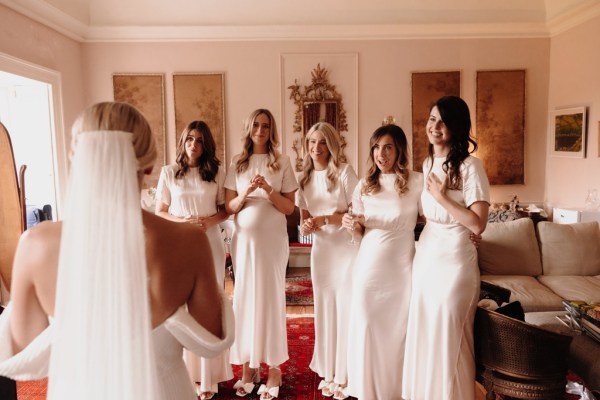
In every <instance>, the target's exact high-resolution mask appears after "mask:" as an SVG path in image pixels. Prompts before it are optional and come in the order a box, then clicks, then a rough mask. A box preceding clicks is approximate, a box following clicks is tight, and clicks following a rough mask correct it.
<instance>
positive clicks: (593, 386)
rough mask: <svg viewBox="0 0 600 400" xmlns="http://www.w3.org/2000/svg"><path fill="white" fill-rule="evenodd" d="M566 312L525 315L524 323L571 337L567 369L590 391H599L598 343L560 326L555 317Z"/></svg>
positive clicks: (599, 361)
mask: <svg viewBox="0 0 600 400" xmlns="http://www.w3.org/2000/svg"><path fill="white" fill-rule="evenodd" d="M565 313H566V311H545V312H529V313H525V321H526V322H528V323H530V324H533V325H537V326H540V327H542V328H545V329H548V330H551V331H554V332H559V333H563V334H567V335H570V336H572V337H573V341H572V342H571V347H570V348H569V358H568V360H567V362H568V365H569V369H571V370H572V371H573V372H575V373H576V374H577V375H579V376H580V377H581V378H582V379H583V381H584V382H585V384H586V386H587V387H588V389H590V390H600V343H598V342H596V341H595V340H594V339H592V338H591V337H590V336H588V335H587V334H585V333H584V332H580V331H575V330H572V329H570V328H568V327H566V326H565V325H564V324H562V323H561V322H560V321H559V320H558V319H557V318H556V317H557V316H564V315H565Z"/></svg>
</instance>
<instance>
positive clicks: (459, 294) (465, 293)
mask: <svg viewBox="0 0 600 400" xmlns="http://www.w3.org/2000/svg"><path fill="white" fill-rule="evenodd" d="M412 290H413V295H412V298H411V305H410V316H409V322H408V332H407V337H406V356H405V362H404V376H403V396H404V398H405V399H407V400H432V399H436V400H473V399H474V396H475V355H474V349H473V347H474V346H473V322H474V318H475V310H476V307H477V300H478V298H479V268H478V267H477V251H476V249H475V246H474V245H473V243H471V241H470V240H469V231H468V230H467V229H466V228H465V227H463V226H462V225H443V224H437V223H434V222H429V221H428V222H427V224H426V225H425V229H424V230H423V233H422V234H421V237H420V239H419V242H418V244H417V253H416V255H415V260H414V263H413V289H412Z"/></svg>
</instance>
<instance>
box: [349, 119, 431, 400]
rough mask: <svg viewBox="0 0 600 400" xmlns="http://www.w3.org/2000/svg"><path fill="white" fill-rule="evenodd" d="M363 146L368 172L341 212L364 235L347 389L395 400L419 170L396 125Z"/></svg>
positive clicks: (357, 265) (355, 287)
mask: <svg viewBox="0 0 600 400" xmlns="http://www.w3.org/2000/svg"><path fill="white" fill-rule="evenodd" d="M370 147H371V151H370V152H369V170H368V171H367V176H366V177H365V178H363V179H362V180H361V181H360V183H359V184H358V185H357V187H356V190H355V191H354V197H353V200H352V208H353V211H354V213H353V214H354V215H349V214H346V215H344V217H343V225H344V227H345V228H347V229H348V231H349V232H350V233H352V234H355V235H357V236H360V235H363V237H362V240H361V241H360V248H359V250H358V254H357V255H356V259H355V261H354V270H353V274H354V275H353V277H352V282H353V285H352V307H351V310H352V313H351V316H350V324H349V329H348V331H349V337H348V390H347V392H348V393H349V394H350V395H352V396H354V397H357V398H359V399H364V400H367V399H386V400H400V399H401V398H402V397H401V395H402V393H401V391H402V385H401V383H400V382H399V380H398V376H402V364H403V360H404V341H405V338H406V322H407V320H408V306H409V301H410V290H411V288H410V287H411V268H412V259H413V255H414V252H415V235H414V229H415V225H416V222H417V217H418V214H419V196H420V195H421V188H422V185H423V182H422V180H423V178H422V174H420V173H418V172H413V171H411V170H409V165H408V164H409V162H408V143H407V140H406V135H405V134H404V131H403V130H402V129H401V128H400V127H399V126H396V125H384V126H382V127H380V128H378V129H377V130H375V132H373V134H372V135H371V139H370ZM431 399H432V400H433V399H434V398H431Z"/></svg>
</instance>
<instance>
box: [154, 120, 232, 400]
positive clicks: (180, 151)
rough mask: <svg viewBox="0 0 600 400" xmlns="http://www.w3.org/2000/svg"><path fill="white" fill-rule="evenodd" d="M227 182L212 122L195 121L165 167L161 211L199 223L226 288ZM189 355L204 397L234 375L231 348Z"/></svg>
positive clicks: (159, 191) (160, 189) (158, 212)
mask: <svg viewBox="0 0 600 400" xmlns="http://www.w3.org/2000/svg"><path fill="white" fill-rule="evenodd" d="M224 182H225V173H224V172H223V168H221V167H220V161H219V160H218V159H217V156H216V144H215V141H214V138H213V136H212V133H211V132H210V129H209V127H208V125H207V124H206V123H205V122H203V121H193V122H190V123H189V124H188V125H187V126H186V127H185V129H184V130H183V132H182V133H181V137H180V139H179V144H178V146H177V157H176V163H175V164H172V165H166V166H164V167H163V168H162V170H161V173H160V178H159V181H158V185H157V189H156V194H157V199H156V208H155V214H156V215H159V216H161V217H163V218H165V219H169V220H171V221H175V222H185V223H191V224H195V225H198V226H199V227H200V229H201V230H202V231H204V232H206V235H207V237H208V239H209V242H210V247H211V252H212V256H213V260H214V266H215V275H216V277H217V284H218V285H219V286H220V287H223V282H224V280H225V248H224V244H223V239H222V237H221V229H220V227H219V223H220V222H223V221H224V220H225V219H226V218H227V213H226V212H225V206H224V203H225V191H224V188H223V184H224ZM184 359H185V362H186V365H187V368H188V371H189V373H190V377H191V379H192V381H193V382H196V385H197V386H196V391H197V394H198V396H200V399H202V400H205V399H212V398H213V396H214V395H215V393H217V392H218V383H219V382H223V381H227V380H229V379H231V378H233V373H232V371H231V365H230V364H229V354H228V352H227V351H225V352H223V353H222V354H221V355H220V356H217V357H214V358H203V357H198V356H196V355H194V354H193V353H191V352H189V351H187V350H184Z"/></svg>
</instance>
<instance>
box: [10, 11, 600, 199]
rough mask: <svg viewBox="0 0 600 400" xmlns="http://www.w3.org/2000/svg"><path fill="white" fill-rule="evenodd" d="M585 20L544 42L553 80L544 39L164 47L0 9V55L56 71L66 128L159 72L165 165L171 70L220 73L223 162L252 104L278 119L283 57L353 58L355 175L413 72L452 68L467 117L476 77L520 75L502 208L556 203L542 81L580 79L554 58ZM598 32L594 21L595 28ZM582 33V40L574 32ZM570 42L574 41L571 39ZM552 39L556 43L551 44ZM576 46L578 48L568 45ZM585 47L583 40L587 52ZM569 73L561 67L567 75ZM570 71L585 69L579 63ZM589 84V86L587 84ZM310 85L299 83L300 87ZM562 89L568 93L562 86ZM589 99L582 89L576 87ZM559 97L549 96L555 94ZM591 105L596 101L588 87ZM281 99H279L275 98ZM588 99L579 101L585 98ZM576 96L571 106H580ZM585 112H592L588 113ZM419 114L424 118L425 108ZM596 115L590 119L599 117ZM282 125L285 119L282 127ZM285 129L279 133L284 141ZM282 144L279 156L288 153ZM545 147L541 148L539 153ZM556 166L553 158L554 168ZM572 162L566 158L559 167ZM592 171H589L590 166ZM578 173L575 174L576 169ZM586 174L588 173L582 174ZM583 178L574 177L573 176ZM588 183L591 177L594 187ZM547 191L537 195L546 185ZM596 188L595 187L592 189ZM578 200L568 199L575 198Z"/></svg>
mask: <svg viewBox="0 0 600 400" xmlns="http://www.w3.org/2000/svg"><path fill="white" fill-rule="evenodd" d="M593 25H594V24H593V22H590V23H587V24H586V25H585V26H583V27H581V28H578V29H576V30H574V32H573V33H567V34H563V35H561V36H560V37H558V38H556V43H554V42H553V43H552V49H553V52H552V68H553V79H550V61H549V60H550V59H551V54H550V48H551V40H550V39H543V38H541V39H448V40H418V39H414V40H372V41H350V40H342V41H265V42H225V41H223V42H164V43H83V44H80V43H77V42H75V41H73V40H71V39H69V38H67V37H65V36H63V35H61V34H59V33H57V32H56V31H54V30H52V29H49V28H47V27H44V26H43V25H41V24H39V23H37V22H35V21H32V20H30V19H29V18H26V17H24V16H22V15H20V14H18V13H15V12H14V11H12V10H10V9H8V8H6V7H3V6H0V52H4V53H7V54H10V55H12V56H14V57H17V58H21V59H23V60H26V61H29V62H32V63H35V64H38V65H41V66H44V67H47V68H51V69H54V70H57V71H59V72H61V74H62V82H63V88H62V89H63V98H64V103H65V104H64V113H65V116H64V117H65V127H66V128H67V131H68V128H69V127H70V126H71V124H72V122H73V120H74V118H75V116H76V115H77V113H78V112H79V111H80V110H81V109H83V108H84V107H85V106H86V105H89V104H91V103H93V102H97V101H102V100H111V99H112V98H113V94H112V80H111V74H112V73H115V72H119V73H127V72H131V73H144V72H149V73H157V72H158V73H165V76H166V115H167V156H168V159H170V160H172V159H173V158H174V153H175V144H174V111H173V102H172V98H173V89H172V77H171V74H172V73H174V72H225V96H226V105H225V108H226V132H227V137H226V151H227V157H228V161H229V160H230V159H231V157H232V156H233V155H234V154H236V153H238V152H239V151H240V148H241V143H240V140H239V137H240V129H241V124H242V120H243V119H244V118H245V117H246V115H247V114H248V113H249V112H250V111H251V110H253V109H255V108H257V107H267V108H269V109H271V110H272V111H273V112H274V113H275V115H276V116H277V118H281V115H282V112H283V111H282V110H283V108H284V107H283V106H284V104H283V101H290V100H288V99H287V98H288V94H287V92H288V89H287V88H286V87H284V85H282V79H281V76H282V74H281V70H280V63H281V56H282V54H291V53H300V54H319V53H321V54H338V53H356V54H358V116H357V117H358V118H357V120H358V126H357V127H353V128H352V127H351V129H353V131H354V132H358V134H357V135H358V138H357V144H358V165H355V167H356V168H357V169H358V172H359V174H361V175H362V174H363V173H364V171H365V170H366V167H365V165H366V159H367V151H368V138H369V136H370V134H371V132H372V131H373V130H374V129H375V128H376V127H377V126H379V124H380V123H381V120H382V119H383V118H384V117H385V116H386V115H394V116H395V118H396V121H397V123H398V124H399V125H400V126H402V127H403V128H404V129H405V131H406V132H407V134H408V135H409V136H410V135H412V132H411V103H410V76H411V72H413V71H435V70H457V69H458V70H461V71H462V96H463V97H464V98H465V100H466V101H467V102H468V104H469V106H470V107H471V109H472V112H473V113H474V110H475V99H476V88H475V78H476V71H477V70H491V69H517V68H524V69H526V70H527V110H526V137H525V175H526V176H525V180H526V183H525V185H512V186H494V187H493V188H492V201H494V202H505V201H508V200H509V199H510V197H511V195H512V194H513V193H517V194H518V195H519V197H520V199H521V201H522V202H524V203H529V202H542V201H543V200H544V199H546V198H547V199H548V200H549V201H555V199H556V197H557V191H556V187H557V186H562V183H559V184H558V185H556V184H554V183H555V180H554V178H553V177H554V175H555V174H556V172H555V170H556V169H560V166H558V168H556V167H555V164H556V163H557V161H555V160H554V159H552V160H549V161H548V167H549V170H550V171H552V173H551V174H548V177H546V173H545V168H546V163H547V161H546V152H545V151H541V150H540V149H541V148H542V147H544V146H545V143H546V136H547V134H546V133H547V129H546V127H547V110H548V104H553V103H556V102H552V101H550V102H549V99H548V82H549V81H551V82H552V85H551V87H552V91H553V93H554V95H553V98H558V97H560V98H563V93H562V92H563V91H567V90H568V89H564V90H562V89H560V88H558V86H561V85H562V84H563V82H564V80H563V79H562V78H561V79H558V78H557V77H558V76H563V75H568V76H572V77H573V79H575V77H578V76H580V75H582V71H579V70H577V71H576V73H571V71H572V69H571V70H566V68H567V66H566V65H565V66H564V68H561V65H560V63H559V62H558V61H557V55H556V54H557V51H559V50H560V51H561V52H567V51H572V50H567V47H568V46H570V44H569V43H571V41H574V42H575V45H578V44H581V45H580V46H579V48H580V51H581V52H584V51H585V50H586V45H585V43H586V41H585V40H583V39H582V36H583V37H584V36H585V35H590V37H594V36H593V35H592V34H591V33H587V31H592V30H593V29H595V30H596V31H595V33H596V36H597V33H598V28H594V27H593ZM596 25H598V24H596ZM578 32H581V33H578ZM572 35H575V38H574V39H571V36H572ZM553 40H555V39H553ZM575 47H578V46H575ZM587 48H589V42H588V46H587ZM590 57H595V64H594V68H592V67H591V66H590V67H589V70H586V71H588V72H586V74H587V75H586V78H585V79H584V80H585V81H586V83H587V81H593V79H592V78H593V75H592V73H593V72H592V71H593V70H594V69H595V70H596V71H597V70H598V68H597V67H598V57H599V55H598V54H595V55H591V54H589V55H588V54H586V58H590ZM571 67H572V66H569V68H571ZM577 68H579V69H583V68H586V67H584V66H583V65H579V66H578V67H577ZM562 69H564V70H565V71H563V70H562ZM330 80H331V82H332V83H333V84H336V85H338V87H341V86H343V85H344V82H338V81H336V80H335V71H330ZM597 81H598V80H597V79H596V82H597ZM309 83H310V82H302V84H309ZM571 87H572V85H568V86H567V88H571ZM585 90H588V92H587V93H589V94H590V96H591V94H592V93H593V89H592V87H591V86H587V87H585ZM557 92H558V93H560V95H556V93H557ZM595 92H596V98H595V100H596V102H598V98H597V96H598V93H599V91H598V90H597V84H596V90H595ZM282 94H283V95H282ZM590 96H584V99H583V100H585V101H590V104H591V102H592V100H590ZM583 100H581V99H579V98H578V96H575V98H573V99H572V100H569V101H570V102H581V101H583ZM592 111H593V110H592ZM423 112H427V110H424V111H423ZM597 115H598V114H593V113H592V114H591V115H590V116H591V117H593V119H595V120H598V117H597ZM286 122H287V121H286ZM290 129H291V126H290V127H287V126H286V127H281V126H280V130H282V131H284V132H285V134H286V135H287V134H289V130H290ZM590 131H591V132H592V134H591V141H592V142H593V143H594V145H595V146H597V136H598V135H597V126H596V127H591V129H590ZM289 146H290V143H286V148H285V149H284V151H285V152H286V153H288V154H289V153H291V151H290V150H289ZM544 148H545V147H544ZM562 161H563V160H561V162H562ZM597 161H598V159H597V158H595V159H594V160H592V159H590V158H588V159H586V160H577V161H575V162H577V163H590V162H595V164H594V165H595V166H596V168H597V166H598V165H597ZM566 162H568V163H573V162H574V161H566ZM590 167H591V166H590ZM583 168H585V167H582V169H583ZM586 169H587V168H586ZM570 178H571V177H569V178H567V177H565V179H564V181H566V182H568V184H569V185H570V186H572V187H571V189H570V191H571V192H574V193H575V192H578V193H582V192H584V191H585V189H586V188H587V187H588V186H590V184H587V183H586V182H579V183H574V182H572V181H570ZM582 179H583V178H582ZM596 182H597V180H596ZM545 185H548V187H549V188H552V190H550V191H549V192H548V195H547V196H546V193H545V191H546V187H545ZM596 186H599V187H600V185H598V184H596ZM582 196H583V195H579V194H577V196H574V198H577V199H578V198H580V197H582Z"/></svg>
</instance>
